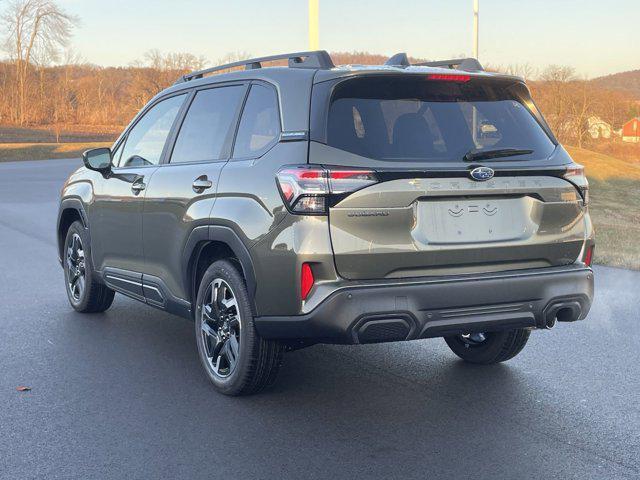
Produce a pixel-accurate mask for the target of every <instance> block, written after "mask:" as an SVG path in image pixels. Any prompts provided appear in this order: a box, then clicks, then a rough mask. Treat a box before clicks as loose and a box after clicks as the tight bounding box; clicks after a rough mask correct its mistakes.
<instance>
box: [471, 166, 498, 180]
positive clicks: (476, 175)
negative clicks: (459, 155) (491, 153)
mask: <svg viewBox="0 0 640 480" xmlns="http://www.w3.org/2000/svg"><path fill="white" fill-rule="evenodd" d="M469 175H471V178H473V179H474V180H477V181H478V182H485V181H487V180H491V179H492V178H493V168H489V167H478V168H474V169H473V170H471V172H469Z"/></svg>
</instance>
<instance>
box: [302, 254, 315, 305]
mask: <svg viewBox="0 0 640 480" xmlns="http://www.w3.org/2000/svg"><path fill="white" fill-rule="evenodd" d="M314 281H315V280H314V278H313V271H312V270H311V267H310V266H309V264H308V263H303V264H302V271H301V272H300V297H301V298H302V300H306V299H307V296H308V295H309V292H310V291H311V288H312V287H313V282H314Z"/></svg>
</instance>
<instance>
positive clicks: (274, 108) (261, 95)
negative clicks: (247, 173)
mask: <svg viewBox="0 0 640 480" xmlns="http://www.w3.org/2000/svg"><path fill="white" fill-rule="evenodd" d="M279 134H280V118H279V116H278V98H277V96H276V92H275V90H274V89H273V88H270V87H265V86H263V85H253V86H252V87H251V91H250V92H249V98H247V103H246V104H245V107H244V111H243V112H242V119H241V120H240V127H239V128H238V135H237V137H236V145H235V148H234V150H233V156H234V157H236V158H243V157H256V156H258V155H260V154H262V153H263V152H264V151H265V150H266V149H267V148H269V147H270V146H271V145H272V143H273V142H274V141H275V140H276V139H277V138H278V135H279Z"/></svg>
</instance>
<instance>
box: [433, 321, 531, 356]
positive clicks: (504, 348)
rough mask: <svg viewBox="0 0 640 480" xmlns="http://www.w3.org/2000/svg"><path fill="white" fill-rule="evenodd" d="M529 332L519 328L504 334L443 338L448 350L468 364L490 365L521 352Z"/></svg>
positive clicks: (493, 333) (492, 333) (475, 334)
mask: <svg viewBox="0 0 640 480" xmlns="http://www.w3.org/2000/svg"><path fill="white" fill-rule="evenodd" d="M530 333H531V330H529V329H526V328H520V329H516V330H508V331H504V332H486V333H469V334H462V335H454V336H451V337H445V339H444V340H445V341H446V342H447V345H449V348H450V349H451V350H453V353H455V354H456V355H457V356H459V357H460V358H461V359H463V360H464V361H465V362H469V363H479V364H482V365H490V364H492V363H499V362H505V361H507V360H509V359H511V358H513V357H515V356H516V355H517V354H518V353H520V352H521V351H522V349H523V348H524V346H525V345H526V344H527V341H528V340H529V335H530Z"/></svg>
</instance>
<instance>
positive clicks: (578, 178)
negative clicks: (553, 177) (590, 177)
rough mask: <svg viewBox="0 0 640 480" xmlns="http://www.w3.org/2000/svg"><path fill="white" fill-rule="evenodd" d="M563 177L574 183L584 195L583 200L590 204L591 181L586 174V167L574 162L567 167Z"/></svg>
mask: <svg viewBox="0 0 640 480" xmlns="http://www.w3.org/2000/svg"><path fill="white" fill-rule="evenodd" d="M563 177H564V178H565V179H567V180H568V181H570V182H571V183H573V184H574V185H575V186H576V187H577V188H578V190H579V191H580V195H581V196H582V201H583V203H584V204H585V205H588V204H589V182H588V181H587V177H586V176H585V174H584V167H583V166H582V165H578V164H577V163H572V164H571V165H569V166H568V167H567V171H566V172H565V173H564V175H563Z"/></svg>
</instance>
